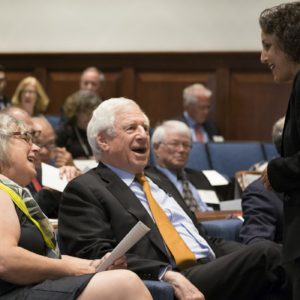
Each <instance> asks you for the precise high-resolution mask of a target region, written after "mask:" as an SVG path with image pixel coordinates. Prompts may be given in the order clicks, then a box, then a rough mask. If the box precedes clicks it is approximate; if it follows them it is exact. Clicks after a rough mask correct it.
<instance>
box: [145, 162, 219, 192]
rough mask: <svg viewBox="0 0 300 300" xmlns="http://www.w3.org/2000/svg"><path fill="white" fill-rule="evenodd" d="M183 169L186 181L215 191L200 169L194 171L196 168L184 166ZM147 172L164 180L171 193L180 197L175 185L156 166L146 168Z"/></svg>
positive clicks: (200, 187)
mask: <svg viewBox="0 0 300 300" xmlns="http://www.w3.org/2000/svg"><path fill="white" fill-rule="evenodd" d="M184 170H185V172H186V176H187V179H188V181H190V182H191V183H192V185H193V186H194V187H195V188H196V189H201V190H214V191H215V189H214V187H213V186H212V185H211V184H210V182H209V181H208V179H207V178H206V177H205V175H204V174H203V173H202V172H201V171H196V170H193V169H189V168H185V169H184ZM147 173H148V174H153V175H155V176H158V177H159V178H161V179H162V180H164V182H165V184H168V189H171V190H172V194H174V195H176V197H182V196H181V195H180V193H179V191H178V190H177V188H176V186H175V185H174V184H173V183H172V182H171V181H170V180H169V178H168V177H167V176H166V175H165V174H164V173H163V172H161V171H160V170H159V169H158V168H156V167H150V168H147Z"/></svg>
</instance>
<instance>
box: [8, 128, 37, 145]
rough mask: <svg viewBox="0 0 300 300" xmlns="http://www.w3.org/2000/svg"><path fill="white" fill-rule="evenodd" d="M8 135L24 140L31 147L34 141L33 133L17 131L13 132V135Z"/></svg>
mask: <svg viewBox="0 0 300 300" xmlns="http://www.w3.org/2000/svg"><path fill="white" fill-rule="evenodd" d="M8 135H9V136H13V137H16V138H19V139H22V140H24V141H25V142H26V143H28V144H29V145H31V144H32V141H33V136H32V133H31V132H29V131H25V132H20V131H15V132H12V133H10V134H8Z"/></svg>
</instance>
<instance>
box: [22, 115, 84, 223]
mask: <svg viewBox="0 0 300 300" xmlns="http://www.w3.org/2000/svg"><path fill="white" fill-rule="evenodd" d="M32 121H33V130H34V131H38V132H40V135H39V136H38V137H37V138H36V139H35V142H36V144H37V145H38V146H39V148H40V149H39V153H38V155H37V159H36V170H37V176H36V178H34V179H33V180H32V181H31V183H30V184H29V185H28V186H27V188H28V189H29V190H30V192H31V194H32V195H33V196H34V198H35V200H36V201H37V202H38V204H39V206H40V207H41V209H42V211H43V212H44V213H45V214H46V215H47V217H49V218H55V219H56V218H57V217H58V211H59V205H60V200H61V195H62V194H61V192H59V191H55V190H52V189H50V188H45V187H44V186H43V185H42V168H41V163H42V162H43V163H47V164H50V165H54V166H56V167H59V168H60V175H61V177H64V176H65V177H66V178H67V179H68V180H71V179H73V178H74V177H76V176H78V175H79V174H80V171H79V170H78V169H77V168H76V167H75V166H74V163H73V159H72V155H71V154H70V153H69V152H68V151H66V149H65V148H59V147H56V146H55V134H54V130H53V127H52V126H51V124H50V123H49V122H48V121H47V119H46V118H45V117H34V118H32Z"/></svg>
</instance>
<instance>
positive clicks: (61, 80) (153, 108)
mask: <svg viewBox="0 0 300 300" xmlns="http://www.w3.org/2000/svg"><path fill="white" fill-rule="evenodd" d="M259 57H260V54H259V53H258V52H254V53H252V52H249V53H246V52H242V53H234V52H233V53H230V52H229V53H219V52H216V53H80V54H72V53H64V54H47V53H46V54H23V55H22V54H0V63H1V64H3V65H4V66H5V67H6V69H7V78H8V86H7V90H6V94H7V95H8V96H11V95H12V94H13V92H14V90H15V88H16V86H17V83H18V82H19V81H20V80H21V79H22V78H23V77H25V76H28V75H33V76H36V77H37V78H38V79H39V80H40V81H41V83H42V84H43V85H44V87H45V89H46V91H47V93H48V94H49V96H50V99H51V104H50V107H49V111H48V113H50V114H59V113H60V110H61V106H62V104H63V102H64V100H65V99H66V97H67V96H68V95H69V94H71V93H73V92H74V91H76V90H77V89H78V82H79V76H80V73H81V71H82V70H83V69H84V68H86V67H89V66H96V67H98V68H100V69H101V70H102V71H103V72H104V74H105V75H106V79H107V80H106V84H105V89H104V92H103V95H102V98H103V99H108V98H111V97H121V96H123V97H128V98H131V99H134V100H136V101H137V102H138V103H139V104H140V105H141V107H142V108H143V109H144V110H145V112H146V113H147V114H148V115H149V117H150V120H151V121H152V126H154V125H155V123H156V122H159V121H162V120H165V119H167V118H171V117H174V116H177V115H179V114H180V113H181V112H182V90H183V88H184V87H186V86H187V85H189V84H192V83H195V82H202V83H205V84H206V85H207V86H208V87H209V88H210V89H211V90H212V91H213V101H212V109H211V112H210V118H211V119H212V120H213V121H214V122H215V123H216V124H217V126H218V128H219V129H220V131H221V133H222V134H223V135H224V137H225V139H229V140H260V141H271V127H272V125H273V123H274V121H275V120H277V119H278V118H279V117H280V116H282V115H283V114H284V113H285V111H286V105H287V101H288V96H289V92H290V88H291V85H290V84H280V85H277V84H275V83H274V82H273V79H272V76H271V73H270V71H269V70H268V69H267V68H266V66H264V65H262V64H261V63H260V60H259Z"/></svg>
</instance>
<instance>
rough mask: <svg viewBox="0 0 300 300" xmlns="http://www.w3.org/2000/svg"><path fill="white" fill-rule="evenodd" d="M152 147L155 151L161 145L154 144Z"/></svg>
mask: <svg viewBox="0 0 300 300" xmlns="http://www.w3.org/2000/svg"><path fill="white" fill-rule="evenodd" d="M152 145H153V149H154V150H158V148H159V146H160V143H153V144H152Z"/></svg>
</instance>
